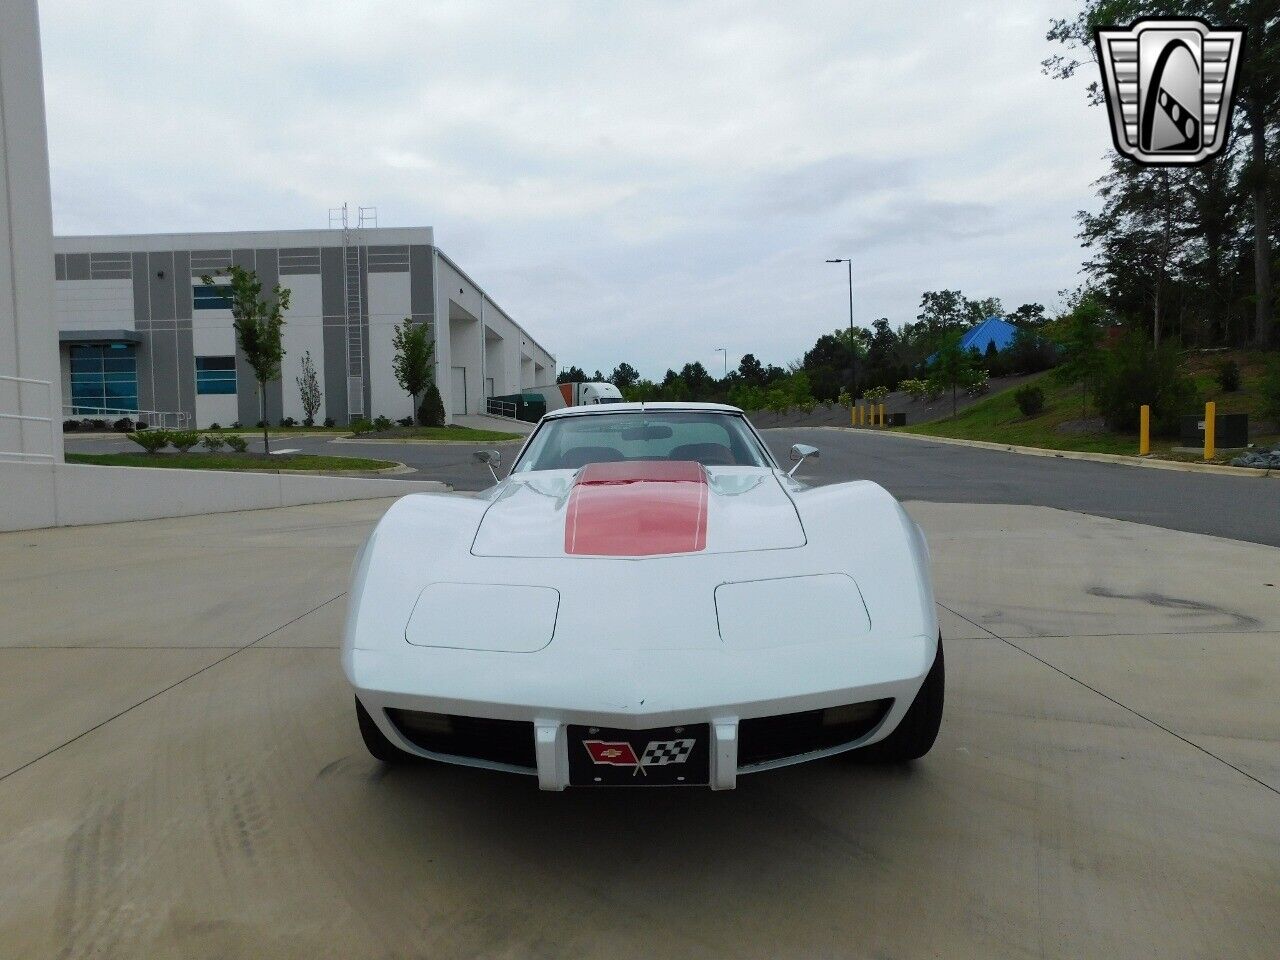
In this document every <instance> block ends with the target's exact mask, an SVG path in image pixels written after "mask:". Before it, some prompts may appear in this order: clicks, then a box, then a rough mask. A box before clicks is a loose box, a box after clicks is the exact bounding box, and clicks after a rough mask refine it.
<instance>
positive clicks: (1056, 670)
mask: <svg viewBox="0 0 1280 960" xmlns="http://www.w3.org/2000/svg"><path fill="white" fill-rule="evenodd" d="M938 606H940V607H942V609H944V610H948V611H950V612H951V613H954V614H955V615H956V616H957V617H959V618H960V619H961V620H963V621H964V622H965V623H969V624H972V625H973V626H975V627H977V628H978V629H979V630H983V631H985V632H987V633H989V634H991V636H992V638H993V639H996V640H999V641H1000V642H1001V643H1005V644H1008V645H1009V646H1011V647H1013V649H1015V650H1017V651H1018V652H1019V653H1024V654H1026V655H1027V656H1028V657H1030V658H1031V659H1032V660H1035V661H1037V662H1039V663H1042V664H1044V665H1045V666H1046V667H1048V668H1049V669H1050V670H1052V671H1053V672H1054V673H1058V674H1061V675H1062V676H1064V677H1066V678H1067V679H1068V680H1071V681H1074V682H1075V683H1078V684H1079V685H1080V686H1082V687H1084V688H1085V689H1086V690H1089V691H1091V692H1093V693H1096V694H1097V695H1098V696H1100V697H1102V698H1103V699H1104V700H1108V701H1110V702H1111V703H1114V704H1115V705H1116V706H1117V707H1119V708H1120V709H1121V710H1125V711H1128V712H1129V713H1131V714H1133V715H1134V716H1135V717H1137V718H1138V719H1139V720H1145V721H1146V722H1147V723H1149V724H1151V725H1152V726H1153V727H1156V728H1157V729H1160V730H1163V731H1164V732H1165V733H1167V734H1169V736H1171V737H1176V738H1177V739H1179V740H1181V741H1182V742H1183V743H1185V744H1186V745H1187V746H1189V747H1193V748H1195V749H1196V750H1199V751H1200V752H1201V753H1203V754H1204V755H1205V756H1206V757H1212V758H1213V759H1214V760H1217V761H1218V762H1219V763H1221V764H1224V765H1226V766H1228V767H1230V768H1231V769H1232V770H1234V771H1235V772H1236V773H1238V774H1240V776H1242V777H1245V778H1247V779H1249V780H1252V781H1253V782H1254V783H1256V784H1257V785H1258V786H1260V787H1262V788H1264V789H1266V790H1270V791H1271V792H1272V793H1274V794H1275V795H1276V796H1280V790H1278V789H1276V788H1275V787H1273V786H1272V785H1271V784H1269V783H1267V782H1266V781H1265V780H1259V779H1258V778H1257V777H1255V776H1254V775H1253V774H1251V773H1249V772H1247V771H1245V770H1242V769H1241V768H1240V767H1237V766H1236V765H1235V764H1234V763H1232V762H1231V761H1230V760H1227V759H1225V758H1224V757H1220V756H1218V755H1217V754H1216V753H1214V752H1213V751H1212V750H1209V749H1207V748H1205V747H1202V746H1200V744H1198V743H1196V742H1195V741H1194V740H1188V739H1187V738H1186V737H1184V736H1183V735H1182V734H1180V733H1177V732H1176V731H1174V730H1171V729H1170V728H1168V727H1166V726H1165V725H1164V724H1163V723H1161V722H1160V721H1159V720H1154V719H1152V718H1151V717H1148V716H1147V715H1146V714H1145V713H1142V712H1141V711H1139V710H1135V709H1134V708H1133V707H1131V706H1129V705H1128V704H1127V703H1122V702H1121V701H1119V700H1117V699H1116V698H1115V697H1113V696H1111V695H1110V694H1107V693H1103V692H1102V691H1101V690H1099V689H1098V688H1097V687H1095V686H1093V685H1091V684H1089V683H1086V682H1085V681H1084V680H1081V679H1080V678H1079V677H1077V676H1075V675H1073V674H1071V673H1068V672H1067V671H1066V670H1063V669H1062V668H1061V667H1058V666H1055V665H1054V664H1052V663H1050V662H1049V661H1048V660H1046V659H1044V658H1043V657H1038V656H1036V655H1035V654H1034V653H1032V652H1031V651H1030V650H1028V649H1026V648H1025V647H1020V646H1018V645H1017V644H1016V643H1014V642H1013V641H1012V640H1009V639H1007V638H1006V637H1002V636H1000V635H999V634H998V633H995V632H993V631H991V630H989V629H987V628H986V627H984V626H983V625H982V624H980V623H974V621H972V620H970V619H969V618H968V617H966V616H965V615H964V614H963V613H961V612H960V611H958V610H955V609H953V608H951V607H948V606H947V605H946V604H945V603H939V604H938Z"/></svg>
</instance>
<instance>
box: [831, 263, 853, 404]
mask: <svg viewBox="0 0 1280 960" xmlns="http://www.w3.org/2000/svg"><path fill="white" fill-rule="evenodd" d="M827 263H843V264H846V265H847V266H848V267H849V398H850V399H851V400H852V399H854V394H855V393H856V392H857V389H858V347H857V344H856V343H855V342H854V339H853V259H852V258H850V257H836V258H834V259H831V260H828V261H827Z"/></svg>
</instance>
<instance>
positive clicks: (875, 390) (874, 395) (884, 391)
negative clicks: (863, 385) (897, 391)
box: [862, 387, 889, 403]
mask: <svg viewBox="0 0 1280 960" xmlns="http://www.w3.org/2000/svg"><path fill="white" fill-rule="evenodd" d="M887 396H889V388H888V387H872V388H871V389H870V390H863V391H862V399H863V400H865V401H867V403H882V402H883V401H884V399H885V397H887Z"/></svg>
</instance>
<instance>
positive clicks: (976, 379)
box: [964, 367, 991, 397]
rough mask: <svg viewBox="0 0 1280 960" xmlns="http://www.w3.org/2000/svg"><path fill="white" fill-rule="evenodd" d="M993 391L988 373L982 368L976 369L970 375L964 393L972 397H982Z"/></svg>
mask: <svg viewBox="0 0 1280 960" xmlns="http://www.w3.org/2000/svg"><path fill="white" fill-rule="evenodd" d="M990 389H991V383H990V380H989V377H988V374H987V371H986V370H984V369H982V368H981V367H976V368H975V369H973V370H972V371H970V373H969V377H968V380H967V382H966V383H965V385H964V392H965V393H967V394H968V395H969V396H971V397H980V396H982V395H983V394H984V393H986V392H987V391H988V390H990Z"/></svg>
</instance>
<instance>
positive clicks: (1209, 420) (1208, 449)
mask: <svg viewBox="0 0 1280 960" xmlns="http://www.w3.org/2000/svg"><path fill="white" fill-rule="evenodd" d="M1217 416H1218V405H1217V404H1216V403H1214V402H1213V401H1212V400H1210V401H1209V402H1208V403H1206V404H1205V405H1204V458H1205V459H1206V460H1212V459H1213V447H1214V441H1215V440H1216V439H1217V437H1215V436H1214V434H1215V433H1216V427H1217V423H1215V422H1214V421H1215V420H1216V419H1217Z"/></svg>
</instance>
